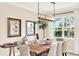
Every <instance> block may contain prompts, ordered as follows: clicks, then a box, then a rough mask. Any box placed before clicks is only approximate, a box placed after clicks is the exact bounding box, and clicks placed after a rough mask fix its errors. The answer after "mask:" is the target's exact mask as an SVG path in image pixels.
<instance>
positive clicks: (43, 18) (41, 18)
mask: <svg viewBox="0 0 79 59" xmlns="http://www.w3.org/2000/svg"><path fill="white" fill-rule="evenodd" d="M50 3H52V4H53V13H52V15H53V17H54V18H55V4H56V3H55V2H50ZM38 19H40V20H46V21H52V22H54V20H50V19H48V18H46V16H44V17H41V16H40V12H39V2H38Z"/></svg>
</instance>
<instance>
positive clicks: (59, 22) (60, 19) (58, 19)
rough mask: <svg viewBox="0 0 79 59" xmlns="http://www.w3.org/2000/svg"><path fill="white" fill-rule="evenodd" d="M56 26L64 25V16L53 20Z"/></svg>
mask: <svg viewBox="0 0 79 59" xmlns="http://www.w3.org/2000/svg"><path fill="white" fill-rule="evenodd" d="M53 26H54V27H61V26H62V18H56V19H55V20H54V22H53Z"/></svg>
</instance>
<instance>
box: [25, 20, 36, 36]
mask: <svg viewBox="0 0 79 59" xmlns="http://www.w3.org/2000/svg"><path fill="white" fill-rule="evenodd" d="M26 35H27V36H32V35H35V22H34V21H26Z"/></svg>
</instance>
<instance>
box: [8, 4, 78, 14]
mask: <svg viewBox="0 0 79 59" xmlns="http://www.w3.org/2000/svg"><path fill="white" fill-rule="evenodd" d="M9 3H10V4H12V5H15V6H18V7H21V8H24V9H27V10H31V11H34V12H38V3H37V2H9ZM78 6H79V3H78V2H56V4H55V10H56V11H55V12H58V11H60V10H66V9H71V8H78ZM53 8H54V6H53V4H52V3H50V2H40V3H39V12H40V13H42V14H53V10H54V9H53Z"/></svg>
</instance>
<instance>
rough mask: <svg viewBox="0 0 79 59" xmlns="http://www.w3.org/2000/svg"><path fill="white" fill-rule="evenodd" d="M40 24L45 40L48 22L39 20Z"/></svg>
mask: <svg viewBox="0 0 79 59" xmlns="http://www.w3.org/2000/svg"><path fill="white" fill-rule="evenodd" d="M38 24H39V29H42V30H43V38H45V29H46V28H47V26H48V23H47V21H45V20H39V21H38Z"/></svg>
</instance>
